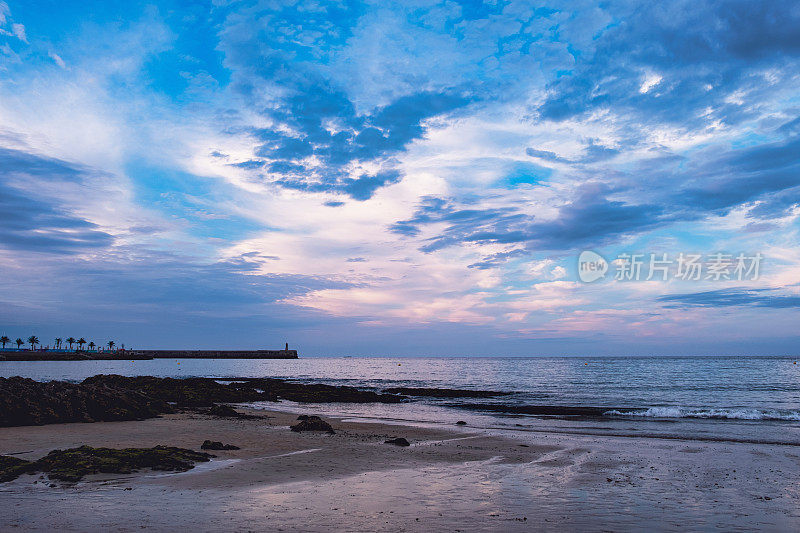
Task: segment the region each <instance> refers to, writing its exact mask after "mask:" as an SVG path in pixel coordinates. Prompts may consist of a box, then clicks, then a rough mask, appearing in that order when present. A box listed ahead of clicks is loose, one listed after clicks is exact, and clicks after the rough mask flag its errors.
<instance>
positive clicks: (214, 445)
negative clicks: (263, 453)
mask: <svg viewBox="0 0 800 533" xmlns="http://www.w3.org/2000/svg"><path fill="white" fill-rule="evenodd" d="M200 449H201V450H239V449H240V448H239V447H238V446H234V445H233V444H222V443H221V442H219V441H217V440H205V441H203V444H201V445H200Z"/></svg>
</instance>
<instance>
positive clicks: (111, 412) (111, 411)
mask: <svg viewBox="0 0 800 533" xmlns="http://www.w3.org/2000/svg"><path fill="white" fill-rule="evenodd" d="M170 412H172V408H171V407H170V406H169V404H167V403H166V402H165V401H164V400H162V399H157V398H154V397H151V396H149V395H146V394H143V393H141V392H138V391H132V390H129V389H125V388H120V387H115V386H111V385H109V384H106V383H90V384H76V383H67V382H64V381H50V382H47V383H41V382H38V381H34V380H32V379H27V378H21V377H13V378H0V427H8V426H31V425H42V424H57V423H64V422H101V421H102V422H110V421H117V420H143V419H145V418H153V417H155V416H158V415H159V414H162V413H170Z"/></svg>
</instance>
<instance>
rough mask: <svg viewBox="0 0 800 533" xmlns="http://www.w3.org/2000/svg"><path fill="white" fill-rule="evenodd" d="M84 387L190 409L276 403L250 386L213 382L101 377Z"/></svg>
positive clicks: (268, 395)
mask: <svg viewBox="0 0 800 533" xmlns="http://www.w3.org/2000/svg"><path fill="white" fill-rule="evenodd" d="M83 384H104V385H108V386H112V387H116V388H120V389H126V390H134V391H137V392H140V393H143V394H146V395H147V396H151V397H153V398H159V399H161V400H164V401H167V402H172V403H175V404H177V405H179V406H188V407H212V406H213V405H214V404H215V403H240V402H254V401H259V400H275V399H276V398H275V396H274V395H270V394H267V393H265V392H263V391H262V392H260V391H257V390H256V389H255V388H254V387H252V386H250V385H247V384H243V383H239V382H233V383H228V384H222V383H219V382H217V380H215V379H211V378H181V379H178V378H157V377H153V376H138V377H126V376H117V375H113V374H112V375H103V374H101V375H98V376H92V377H90V378H87V379H85V380H84V381H83Z"/></svg>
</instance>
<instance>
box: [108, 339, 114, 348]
mask: <svg viewBox="0 0 800 533" xmlns="http://www.w3.org/2000/svg"><path fill="white" fill-rule="evenodd" d="M108 349H109V350H113V349H114V341H108Z"/></svg>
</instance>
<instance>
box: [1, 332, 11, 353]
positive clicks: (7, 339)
mask: <svg viewBox="0 0 800 533" xmlns="http://www.w3.org/2000/svg"><path fill="white" fill-rule="evenodd" d="M0 342H2V343H3V349H4V350H5V349H6V343H7V342H11V339H9V338H8V337H6V336H5V335H3V336H2V337H0Z"/></svg>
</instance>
